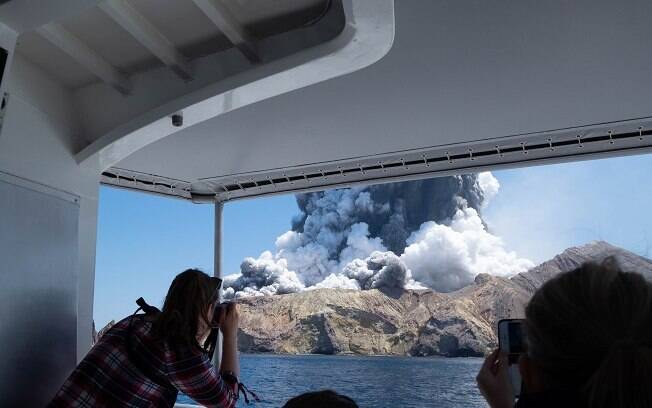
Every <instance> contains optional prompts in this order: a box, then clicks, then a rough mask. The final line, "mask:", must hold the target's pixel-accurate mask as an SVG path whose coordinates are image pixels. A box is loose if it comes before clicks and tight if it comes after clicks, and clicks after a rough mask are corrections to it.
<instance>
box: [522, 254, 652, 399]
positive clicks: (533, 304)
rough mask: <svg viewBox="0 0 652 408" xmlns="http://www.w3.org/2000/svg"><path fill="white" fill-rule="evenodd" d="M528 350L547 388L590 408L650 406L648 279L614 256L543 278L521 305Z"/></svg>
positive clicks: (651, 287)
mask: <svg viewBox="0 0 652 408" xmlns="http://www.w3.org/2000/svg"><path fill="white" fill-rule="evenodd" d="M525 315H526V319H525V329H526V332H527V343H528V351H527V354H528V356H529V357H530V358H531V359H532V360H533V361H534V362H535V364H536V365H537V366H538V367H539V368H540V369H541V370H542V371H543V372H542V374H543V380H544V383H546V385H547V386H548V387H551V388H553V389H555V388H565V389H570V390H573V391H575V392H577V393H578V394H579V396H580V397H581V398H582V399H583V400H584V402H585V403H586V404H587V405H588V406H589V407H590V408H621V407H623V408H624V407H627V408H644V407H652V387H650V385H651V384H652V283H650V282H647V281H646V280H645V278H643V276H641V275H639V274H638V273H633V272H623V271H621V270H620V268H619V267H618V265H617V263H616V261H615V260H614V259H613V258H608V259H607V260H606V261H605V262H604V263H602V264H595V263H587V264H584V265H582V266H581V267H579V268H577V269H575V270H573V271H571V272H567V273H563V274H560V275H558V276H557V277H555V278H553V279H551V280H550V281H548V282H547V283H546V284H544V285H543V286H542V287H541V288H540V289H539V290H538V291H537V292H536V293H535V294H534V296H533V297H532V300H531V301H530V303H529V304H528V306H527V309H526V312H525Z"/></svg>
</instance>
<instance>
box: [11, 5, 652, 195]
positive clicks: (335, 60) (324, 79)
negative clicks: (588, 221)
mask: <svg viewBox="0 0 652 408" xmlns="http://www.w3.org/2000/svg"><path fill="white" fill-rule="evenodd" d="M19 4H20V3H19ZM3 7H4V8H7V7H11V3H9V4H7V5H5V6H3ZM16 7H17V6H16ZM651 12H652V4H651V3H649V2H645V1H631V2H627V3H624V4H621V3H614V2H609V1H597V2H596V1H575V2H565V1H553V2H538V1H525V2H523V1H518V2H516V1H514V2H507V3H501V4H500V7H497V5H496V4H494V3H491V2H480V1H457V2H452V3H451V2H441V1H405V2H395V3H394V2H392V1H391V0H373V1H371V0H301V1H299V0H291V1H290V0H288V1H279V2H274V3H273V5H272V3H270V2H266V1H264V0H250V1H242V2H225V1H217V0H193V1H175V0H158V1H156V2H154V1H145V0H140V1H137V0H130V1H125V0H110V1H106V2H99V3H98V4H97V6H96V7H86V8H84V9H83V10H82V11H81V12H79V13H75V14H73V15H71V16H67V17H66V18H64V19H62V20H61V21H55V22H49V23H48V24H45V25H42V26H39V27H34V29H33V30H30V31H26V32H25V33H24V34H21V36H20V40H19V44H18V46H17V51H18V53H19V54H20V55H21V56H23V57H24V58H25V59H27V60H29V61H31V62H33V63H34V64H36V65H38V66H39V67H41V68H42V69H43V70H44V71H46V72H48V73H49V74H51V76H52V77H53V78H56V80H57V81H59V82H60V83H61V84H63V85H64V86H66V87H68V88H70V89H71V91H72V94H73V96H72V98H73V102H74V104H75V106H76V109H77V111H76V117H75V121H76V122H77V126H78V129H79V139H80V140H78V141H77V142H78V144H77V146H78V149H77V151H76V159H77V161H78V162H79V163H80V164H84V163H85V162H90V161H94V160H99V161H100V168H101V174H102V178H101V181H102V183H105V184H110V185H114V186H120V187H124V188H131V189H137V190H144V191H149V192H155V193H159V194H165V195H171V196H177V197H182V198H186V199H193V200H195V201H198V202H202V201H213V200H214V199H216V198H217V199H218V200H221V201H224V200H230V199H236V198H242V197H251V196H259V195H265V194H274V193H281V192H292V191H305V190H312V189H323V188H327V187H335V186H346V185H353V184H356V183H361V182H365V183H378V182H386V181H396V180H404V179H411V178H421V177H430V176H433V175H442V174H451V173H460V172H470V171H478V170H483V169H495V168H503V167H514V166H526V165H531V164H539V163H549V162H560V161H567V160H583V159H587V158H593V157H600V156H610V155H619V154H631V153H640V152H642V151H647V149H649V146H650V144H651V143H652V142H651V141H652V138H650V137H649V135H650V134H652V127H651V126H650V113H651V108H650V103H649V98H648V93H649V92H650V91H651V90H652V89H651V88H652V82H651V81H649V77H648V76H649V67H650V66H652V54H650V53H649V52H648V50H647V44H646V41H645V39H646V38H650V36H652V27H651V26H650V25H649V24H648V22H647V21H646V17H645V16H647V15H650V13H651ZM175 120H180V122H176V123H175Z"/></svg>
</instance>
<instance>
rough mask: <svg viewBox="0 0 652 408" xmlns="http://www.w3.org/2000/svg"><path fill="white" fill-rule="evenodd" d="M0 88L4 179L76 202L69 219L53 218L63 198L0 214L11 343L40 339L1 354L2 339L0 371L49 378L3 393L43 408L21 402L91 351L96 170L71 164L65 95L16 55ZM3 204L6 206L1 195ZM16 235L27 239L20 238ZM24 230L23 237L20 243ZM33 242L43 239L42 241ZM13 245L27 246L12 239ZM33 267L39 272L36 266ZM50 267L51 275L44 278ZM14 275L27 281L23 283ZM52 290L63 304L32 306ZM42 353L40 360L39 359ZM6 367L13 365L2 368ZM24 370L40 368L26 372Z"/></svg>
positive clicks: (19, 203) (2, 288)
mask: <svg viewBox="0 0 652 408" xmlns="http://www.w3.org/2000/svg"><path fill="white" fill-rule="evenodd" d="M3 82H6V84H5V86H6V89H7V92H8V93H9V94H10V95H11V97H10V100H9V103H8V104H7V107H6V112H5V116H4V123H3V127H2V131H1V133H0V174H1V175H2V177H4V178H5V179H6V178H11V179H12V180H20V181H21V182H22V183H26V184H28V185H29V186H30V187H29V188H30V189H43V190H46V191H47V193H46V195H47V196H49V195H52V194H54V195H57V197H58V195H59V194H61V195H64V196H73V197H76V199H77V202H76V203H75V207H76V208H77V209H76V211H75V213H74V215H73V214H72V213H71V214H68V216H66V217H58V218H57V217H55V215H56V214H57V211H58V208H59V207H60V204H59V203H60V201H61V200H60V199H58V200H49V199H47V197H46V196H41V195H37V196H35V195H33V194H27V195H26V194H14V195H11V196H10V197H11V205H14V206H16V207H17V208H19V209H23V210H24V213H20V214H23V215H25V217H27V216H28V215H29V216H30V217H31V218H25V217H23V218H16V217H18V216H19V215H20V214H17V215H15V216H14V214H13V213H8V212H6V211H3V212H2V217H0V230H1V231H2V232H8V233H12V234H14V235H11V236H9V238H8V239H9V241H7V240H5V239H3V240H2V241H1V242H0V256H1V257H2V259H3V265H2V268H1V269H0V283H1V284H0V299H3V301H4V300H5V299H6V300H7V302H9V303H7V304H5V303H3V311H4V310H7V311H11V313H14V314H15V315H14V319H19V320H20V321H19V323H20V325H19V326H16V327H17V328H20V330H17V331H16V332H14V333H13V334H12V336H13V338H14V339H15V340H16V341H20V342H26V343H25V344H28V342H29V341H32V339H35V341H38V343H37V344H38V345H37V346H35V345H31V346H30V347H29V348H22V347H20V348H18V347H17V346H16V347H14V348H8V347H5V344H9V343H7V342H5V341H4V340H3V341H2V345H3V347H2V348H1V349H0V361H3V364H2V365H1V366H2V367H1V369H2V370H5V368H6V369H9V367H14V370H13V375H15V376H19V375H20V376H21V377H20V378H23V377H22V376H24V378H28V377H31V378H33V379H41V378H42V377H41V375H42V374H43V373H49V374H50V378H49V379H47V380H44V381H42V382H39V383H38V384H34V383H29V384H27V383H24V382H19V383H17V382H7V381H4V378H6V377H3V380H2V381H1V382H2V384H3V386H4V385H9V384H12V385H14V386H15V389H13V390H12V392H11V393H8V394H7V393H4V392H1V393H0V395H2V396H4V395H12V396H22V397H23V398H24V399H23V400H22V403H21V405H25V404H26V405H29V406H43V405H44V404H43V402H44V401H45V400H43V401H39V403H29V402H28V401H32V400H31V399H32V398H36V396H39V398H44V399H45V398H49V397H51V396H52V395H53V394H54V392H56V389H57V387H59V386H60V385H61V381H62V379H63V378H65V376H66V375H67V374H68V373H69V372H70V371H71V370H72V369H73V368H74V366H75V361H76V359H78V358H81V357H82V356H84V355H85V353H86V352H87V351H88V349H89V348H90V345H91V333H92V313H93V312H92V306H93V282H94V268H95V242H96V228H97V227H96V225H97V196H98V189H99V168H98V167H97V164H95V165H93V163H90V162H89V163H86V164H85V165H84V166H80V165H79V164H78V163H77V162H76V161H75V157H74V153H75V149H76V148H77V147H78V146H79V143H80V141H79V134H78V132H77V129H78V128H77V126H76V121H75V120H74V107H73V104H72V97H71V92H70V90H69V89H67V88H65V87H63V86H62V85H61V84H59V83H58V82H57V81H55V80H53V79H52V78H50V77H49V75H47V74H46V73H45V72H43V71H42V70H41V69H40V68H39V67H37V66H35V65H34V64H32V63H30V62H29V61H27V60H26V59H25V58H24V57H22V56H21V55H15V58H14V59H13V62H12V63H11V66H10V67H9V70H8V72H7V75H6V78H5V81H3ZM14 184H15V183H14ZM34 186H36V187H34ZM39 191H41V190H39ZM7 197H9V196H7ZM34 197H38V199H37V201H38V205H37V203H35V202H32V200H33V198H34ZM0 198H1V199H5V195H4V193H3V194H0ZM48 214H49V215H51V216H52V219H51V222H50V220H41V217H42V216H46V215H48ZM17 222H18V223H19V224H18V225H17V224H15V223H17ZM53 222H56V223H57V224H56V226H57V228H60V229H61V230H62V231H64V232H65V234H69V233H70V231H73V230H74V231H75V237H74V238H75V240H74V241H72V242H74V247H73V246H71V245H72V244H71V241H69V240H68V239H67V235H65V234H64V232H62V233H61V236H60V237H59V236H54V237H53V232H52V230H51V229H52V223H53ZM21 228H23V229H25V230H26V232H24V233H23V231H21ZM28 232H29V234H30V235H29V236H27V235H23V234H27V233H28ZM39 236H40V237H47V238H48V239H47V240H43V239H39ZM16 237H22V238H24V239H20V240H19V241H16ZM12 239H13V240H12ZM69 244H71V245H69ZM70 257H72V258H73V259H74V262H73V263H72V264H71V265H68V264H66V265H65V266H64V265H63V264H61V262H62V261H61V260H62V259H63V258H65V259H69V258H70ZM36 261H38V262H40V263H42V265H35V264H34V262H36ZM48 265H53V267H56V268H57V269H56V270H50V269H48V268H49V267H48ZM46 272H47V273H46ZM21 276H24V277H25V279H29V282H26V281H23V280H22V278H21ZM8 283H12V284H11V285H9V284H8ZM28 283H29V285H28ZM50 289H53V290H55V292H56V293H54V294H55V295H57V296H58V294H59V293H63V292H65V293H66V294H67V295H66V296H67V297H66V302H55V301H54V300H55V299H54V298H52V299H47V296H45V295H41V297H45V298H46V299H39V297H37V296H35V295H34V293H35V291H37V290H42V293H47V292H48V290H50ZM49 301H51V302H50V303H47V307H48V313H49V314H43V313H32V312H33V311H34V310H32V309H29V307H27V308H23V307H22V306H20V305H23V304H25V302H27V303H28V306H29V305H32V306H34V307H36V305H43V304H44V303H43V302H49ZM30 302H31V303H30ZM67 302H70V303H67ZM71 305H72V306H71ZM19 306H20V307H19ZM32 306H30V307H32ZM57 316H62V319H57V318H55V317H57ZM63 317H65V318H63ZM44 318H48V319H51V320H49V322H50V323H48V324H44V322H43V321H42V319H44ZM60 320H61V321H62V325H61V326H59V323H58V322H59V321H60ZM7 321H8V320H6V319H4V317H3V319H2V327H3V330H5V328H7V330H10V331H13V330H14V326H13V325H9V326H7V325H6V322H7ZM51 322H57V327H55V328H53V327H52V324H51ZM26 327H29V328H30V331H29V332H26V331H25V330H24V328H26ZM64 332H65V333H64ZM5 333H6V332H5ZM51 338H52V341H53V342H54V343H56V344H53V346H56V352H52V350H49V347H50V346H49V343H48V342H49V339H51ZM41 350H42V351H43V354H39V353H40V351H41ZM59 356H61V357H59ZM16 360H18V361H21V363H22V365H21V367H20V370H16V369H15V367H16V365H15V364H14V362H15V361H16ZM6 362H12V364H13V365H12V366H8V365H6V364H5V363H6ZM31 362H34V363H38V364H34V365H32V364H30V363H31ZM37 365H38V367H37ZM4 373H5V372H4V371H3V374H4ZM16 378H18V377H16ZM26 401H27V403H26ZM0 405H2V406H14V405H18V404H3V403H0Z"/></svg>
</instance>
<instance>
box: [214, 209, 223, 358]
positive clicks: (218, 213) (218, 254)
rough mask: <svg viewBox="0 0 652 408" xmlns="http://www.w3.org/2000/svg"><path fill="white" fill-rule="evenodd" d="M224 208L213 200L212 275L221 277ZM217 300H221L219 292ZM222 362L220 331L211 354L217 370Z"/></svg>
mask: <svg viewBox="0 0 652 408" xmlns="http://www.w3.org/2000/svg"><path fill="white" fill-rule="evenodd" d="M223 209H224V202H223V201H220V200H217V199H216V200H215V242H214V248H215V249H214V255H213V276H215V277H216V278H220V279H223V278H224V274H223V273H222V211H223ZM219 301H220V302H221V301H222V297H221V294H220V298H219ZM221 362H222V332H220V333H219V334H218V336H217V344H216V345H215V354H213V365H214V366H215V368H216V369H218V370H219V368H220V363H221Z"/></svg>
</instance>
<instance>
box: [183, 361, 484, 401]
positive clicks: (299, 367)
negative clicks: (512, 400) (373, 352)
mask: <svg viewBox="0 0 652 408" xmlns="http://www.w3.org/2000/svg"><path fill="white" fill-rule="evenodd" d="M481 365H482V359H479V358H422V357H419V358H414V357H412V358H410V357H359V356H321V355H309V356H281V355H260V354H258V355H253V354H250V355H247V354H243V355H241V356H240V366H241V380H242V381H243V382H244V383H245V385H246V386H247V387H249V388H251V389H252V390H253V391H254V392H256V393H257V394H258V396H259V397H260V398H261V399H262V402H260V403H255V404H253V403H252V404H250V405H246V404H245V403H244V399H243V398H242V396H241V397H240V402H239V403H238V407H275V408H279V407H282V406H283V404H284V403H285V402H286V401H287V400H288V399H290V398H291V397H293V396H296V395H299V394H301V393H304V392H307V391H315V390H320V389H324V388H329V389H332V390H335V391H337V392H339V393H341V394H344V395H347V396H349V397H351V398H353V399H354V400H355V401H356V402H357V403H358V405H359V406H360V407H368V408H372V407H373V408H383V407H387V408H389V407H391V408H399V407H400V408H421V407H437V408H461V407H465V408H475V407H483V408H485V407H487V406H488V405H487V404H486V403H485V402H484V400H483V398H482V396H481V395H480V393H479V391H478V389H477V387H476V384H475V376H476V375H477V373H478V370H479V369H480V366H481ZM178 402H181V403H185V404H193V402H192V400H190V399H189V398H188V397H186V396H183V395H181V396H180V397H179V400H178Z"/></svg>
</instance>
